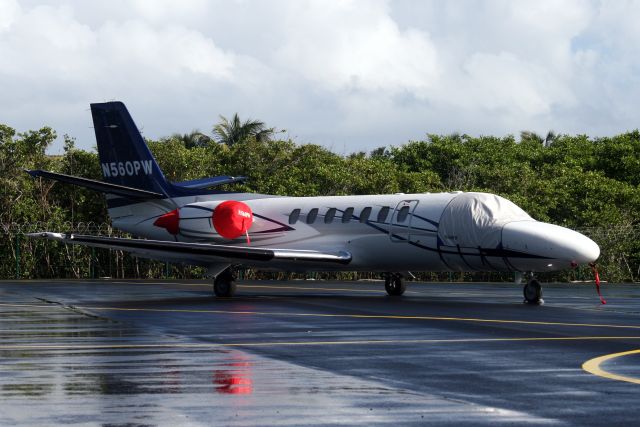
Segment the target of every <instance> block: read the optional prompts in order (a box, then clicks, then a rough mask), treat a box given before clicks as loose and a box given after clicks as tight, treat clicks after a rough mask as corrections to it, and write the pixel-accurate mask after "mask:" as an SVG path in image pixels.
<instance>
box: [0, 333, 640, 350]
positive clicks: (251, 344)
mask: <svg viewBox="0 0 640 427" xmlns="http://www.w3.org/2000/svg"><path fill="white" fill-rule="evenodd" d="M589 340H591V341H594V340H595V341H600V340H640V336H624V337H623V336H585V337H526V338H519V337H518V338H455V339H409V340H352V341H274V342H247V343H202V344H180V343H176V344H95V345H93V344H79V345H61V344H42V345H38V344H33V345H0V351H8V350H20V351H26V350H89V349H96V350H100V349H107V350H108V349H116V350H117V349H144V348H149V349H154V348H187V349H188V348H194V349H215V348H219V347H274V346H321V345H376V344H377V345H380V344H446V343H454V344H455V343H469V342H477V343H483V342H514V341H519V342H522V341H589Z"/></svg>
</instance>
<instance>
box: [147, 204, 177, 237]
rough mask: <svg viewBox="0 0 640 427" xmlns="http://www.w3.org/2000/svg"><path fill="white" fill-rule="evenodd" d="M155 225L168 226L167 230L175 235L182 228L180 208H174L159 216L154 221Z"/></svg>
mask: <svg viewBox="0 0 640 427" xmlns="http://www.w3.org/2000/svg"><path fill="white" fill-rule="evenodd" d="M153 225H155V226H156V227H162V228H166V229H167V231H168V232H169V233H171V234H173V235H176V234H178V231H179V230H180V213H179V212H178V209H174V210H172V211H171V212H167V213H166V214H164V215H162V216H161V217H158V219H156V220H155V221H154V222H153Z"/></svg>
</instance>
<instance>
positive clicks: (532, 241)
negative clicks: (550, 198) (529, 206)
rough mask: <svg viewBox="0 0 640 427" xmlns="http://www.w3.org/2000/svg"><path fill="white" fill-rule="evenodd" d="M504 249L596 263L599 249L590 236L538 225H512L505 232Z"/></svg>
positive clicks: (580, 262)
mask: <svg viewBox="0 0 640 427" xmlns="http://www.w3.org/2000/svg"><path fill="white" fill-rule="evenodd" d="M502 246H503V248H505V249H511V250H515V251H519V252H525V253H529V254H536V255H541V256H546V257H549V258H554V259H557V260H564V261H568V262H569V263H570V264H573V263H576V264H586V263H590V262H595V261H596V260H597V259H598V257H599V256H600V247H599V246H598V245H597V244H596V242H594V241H593V240H591V239H590V238H588V237H587V236H585V235H583V234H580V233H578V232H577V231H573V230H570V229H568V228H564V227H560V226H558V225H553V224H547V223H544V222H537V221H517V222H510V223H508V224H507V225H505V226H504V228H503V229H502Z"/></svg>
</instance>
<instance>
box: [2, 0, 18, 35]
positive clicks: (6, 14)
mask: <svg viewBox="0 0 640 427" xmlns="http://www.w3.org/2000/svg"><path fill="white" fill-rule="evenodd" d="M19 13H20V5H19V4H18V2H17V0H0V32H2V31H7V30H9V29H10V28H11V25H12V24H13V22H14V21H15V19H16V17H17V16H18V14H19Z"/></svg>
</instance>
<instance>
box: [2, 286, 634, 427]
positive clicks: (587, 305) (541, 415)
mask: <svg viewBox="0 0 640 427" xmlns="http://www.w3.org/2000/svg"><path fill="white" fill-rule="evenodd" d="M543 286H544V299H545V304H543V305H541V306H532V305H526V304H523V303H522V289H521V288H520V287H518V286H515V285H513V284H509V283H503V284H489V283H475V284H472V283H409V286H408V290H407V292H406V294H405V295H404V296H403V297H400V298H398V297H389V296H387V295H386V294H385V292H384V289H383V288H384V286H383V284H382V282H321V281H291V282H278V281H241V282H239V287H238V295H237V296H236V297H234V298H232V299H216V298H215V297H213V296H212V293H211V285H210V284H209V283H207V282H203V281H157V282H153V281H124V280H96V281H16V282H11V281H2V282H0V297H1V299H0V319H1V324H0V337H1V339H0V397H1V399H0V425H60V424H70V425H260V426H264V425H305V424H311V425H340V424H342V425H388V424H393V425H424V424H435V425H463V424H467V425H483V424H484V425H488V424H495V423H499V424H517V425H521V424H532V425H538V424H545V425H549V424H552V425H637V423H638V421H637V420H638V419H640V406H639V405H638V404H637V402H638V398H639V397H640V350H639V349H640V316H639V314H640V286H638V285H632V284H615V285H613V284H604V286H603V293H604V296H605V298H606V299H607V304H606V305H602V304H600V301H599V299H598V297H597V295H596V292H595V289H594V287H593V285H588V284H552V285H543Z"/></svg>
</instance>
